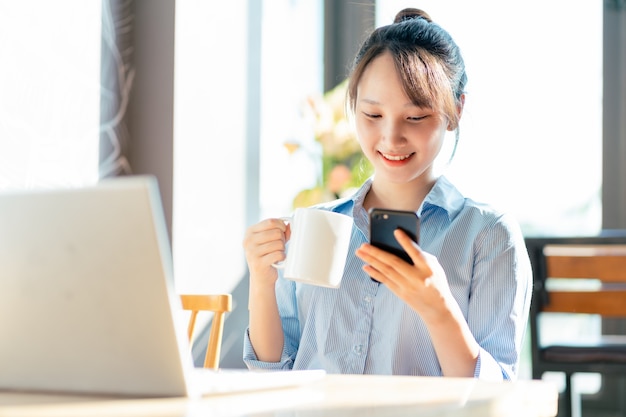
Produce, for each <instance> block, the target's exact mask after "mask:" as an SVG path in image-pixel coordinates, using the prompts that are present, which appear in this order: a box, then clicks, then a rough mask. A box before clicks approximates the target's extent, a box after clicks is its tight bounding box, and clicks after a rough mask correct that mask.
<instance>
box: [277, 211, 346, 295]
mask: <svg viewBox="0 0 626 417" xmlns="http://www.w3.org/2000/svg"><path fill="white" fill-rule="evenodd" d="M282 219H283V220H284V221H286V222H288V223H289V224H290V227H291V237H290V239H289V244H288V249H287V258H286V259H285V260H284V261H283V262H280V263H277V264H273V266H274V267H276V268H280V269H284V272H283V277H284V278H286V279H290V280H292V281H298V282H304V283H307V284H312V285H318V286H322V287H329V288H337V287H339V284H340V283H341V278H342V277H343V270H344V267H345V264H346V257H347V256H348V249H349V247H350V236H351V234H352V223H353V221H352V217H349V216H346V215H345V214H340V213H335V212H332V211H327V210H318V209H312V208H297V209H296V210H295V212H294V214H293V216H292V217H283V218H282Z"/></svg>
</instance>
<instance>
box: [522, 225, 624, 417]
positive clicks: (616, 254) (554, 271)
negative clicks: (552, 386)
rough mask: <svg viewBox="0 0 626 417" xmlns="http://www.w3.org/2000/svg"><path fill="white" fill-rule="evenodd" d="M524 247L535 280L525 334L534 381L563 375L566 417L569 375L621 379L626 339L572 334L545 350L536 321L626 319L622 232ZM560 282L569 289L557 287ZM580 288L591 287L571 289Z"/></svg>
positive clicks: (569, 399)
mask: <svg viewBox="0 0 626 417" xmlns="http://www.w3.org/2000/svg"><path fill="white" fill-rule="evenodd" d="M526 245H527V248H528V251H529V255H530V258H531V263H532V267H533V274H534V293H533V300H532V305H531V312H530V329H529V330H530V337H531V355H532V374H533V378H535V379H540V378H541V377H542V375H543V374H544V373H545V372H562V373H564V374H565V391H564V392H563V398H562V400H563V404H562V405H563V410H562V412H560V413H559V415H560V416H561V415H563V416H571V413H572V409H573V403H572V380H571V377H572V374H574V373H577V372H593V373H600V374H604V375H609V374H613V375H621V376H626V336H625V335H607V334H602V335H598V337H597V338H596V337H594V338H593V340H584V338H581V336H580V335H578V334H573V335H571V336H572V337H571V340H567V341H563V342H561V341H559V342H558V344H556V343H555V344H551V345H546V344H543V343H542V341H541V335H542V329H541V320H540V317H541V316H542V315H544V314H551V313H570V314H594V315H599V316H601V317H603V318H626V231H609V232H607V233H605V234H603V235H601V236H596V237H583V238H573V237H572V238H527V239H526ZM564 279H567V280H568V281H569V283H567V281H566V283H567V284H561V285H559V284H558V283H559V281H561V282H563V280H564ZM583 279H587V280H589V281H581V280H583ZM581 282H583V283H588V284H592V285H591V287H590V288H587V287H585V286H584V285H583V286H582V287H581V285H571V284H572V283H581ZM568 285H569V287H570V288H568ZM576 287H577V288H576Z"/></svg>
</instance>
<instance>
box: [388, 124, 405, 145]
mask: <svg viewBox="0 0 626 417" xmlns="http://www.w3.org/2000/svg"><path fill="white" fill-rule="evenodd" d="M383 139H384V141H385V142H387V143H388V144H389V145H390V146H398V145H402V144H404V143H406V142H407V139H406V136H405V135H404V130H403V129H402V125H401V123H398V122H397V121H394V120H390V119H387V120H386V122H385V127H384V132H383Z"/></svg>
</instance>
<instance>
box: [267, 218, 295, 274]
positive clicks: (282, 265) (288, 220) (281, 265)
mask: <svg viewBox="0 0 626 417" xmlns="http://www.w3.org/2000/svg"><path fill="white" fill-rule="evenodd" d="M279 219H280V220H282V221H283V222H285V223H291V222H292V221H293V217H291V216H286V217H279ZM286 259H287V258H285V260H286ZM285 260H283V261H280V262H275V263H273V264H272V266H273V267H274V268H276V269H285Z"/></svg>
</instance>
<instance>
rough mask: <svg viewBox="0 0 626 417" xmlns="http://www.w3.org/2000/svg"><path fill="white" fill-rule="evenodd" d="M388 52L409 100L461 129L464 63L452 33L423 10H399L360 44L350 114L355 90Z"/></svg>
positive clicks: (351, 85)
mask: <svg viewBox="0 0 626 417" xmlns="http://www.w3.org/2000/svg"><path fill="white" fill-rule="evenodd" d="M387 51H388V52H390V53H391V55H392V57H393V60H394V62H395V66H396V70H397V71H398V74H399V76H400V79H401V81H402V84H403V87H404V91H405V92H406V94H407V96H408V97H409V98H410V99H411V101H412V102H413V103H414V104H415V105H416V106H420V107H425V108H430V109H433V110H435V111H438V112H441V113H442V114H443V115H444V116H446V117H447V118H448V122H449V123H450V127H451V128H452V129H453V130H454V129H457V128H458V124H459V114H458V108H459V106H460V105H461V104H462V103H461V96H462V94H463V93H464V91H465V84H466V83H467V75H466V74H465V63H464V62H463V57H462V56H461V51H460V50H459V47H458V46H457V44H456V43H455V42H454V40H453V39H452V37H451V36H450V34H448V32H446V31H445V30H444V29H443V28H441V26H439V25H437V24H436V23H434V22H433V21H432V19H431V18H430V16H429V15H428V14H427V13H426V12H424V11H423V10H420V9H413V8H408V9H403V10H401V11H400V12H399V13H398V14H397V15H396V17H395V19H394V22H393V24H391V25H387V26H383V27H380V28H377V29H375V30H374V31H373V32H372V33H371V34H370V35H369V37H368V38H367V39H366V40H365V42H364V43H363V45H362V46H361V48H360V50H359V52H358V53H357V55H356V58H355V59H354V64H353V66H352V71H351V75H350V80H349V84H348V91H347V94H348V103H349V106H350V108H351V109H352V111H354V110H355V109H356V101H357V87H358V84H359V81H360V80H361V77H362V75H363V72H364V71H365V69H366V68H367V66H368V65H369V64H370V62H372V61H373V60H374V58H376V57H378V56H379V55H381V54H382V53H383V52H387ZM457 141H458V131H457ZM455 148H456V146H455Z"/></svg>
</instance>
